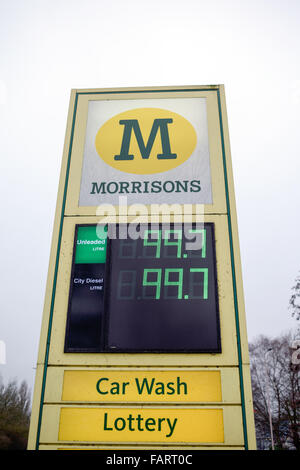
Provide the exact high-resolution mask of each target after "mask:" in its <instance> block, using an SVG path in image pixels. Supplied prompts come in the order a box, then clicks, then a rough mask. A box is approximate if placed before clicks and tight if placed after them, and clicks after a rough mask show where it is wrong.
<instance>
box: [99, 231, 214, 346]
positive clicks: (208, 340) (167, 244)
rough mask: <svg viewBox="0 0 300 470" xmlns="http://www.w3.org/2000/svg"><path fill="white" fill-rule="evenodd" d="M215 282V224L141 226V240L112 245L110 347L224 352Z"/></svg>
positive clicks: (108, 343) (109, 302) (118, 241)
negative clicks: (195, 241) (221, 344)
mask: <svg viewBox="0 0 300 470" xmlns="http://www.w3.org/2000/svg"><path fill="white" fill-rule="evenodd" d="M196 235H197V240H198V249H196V250H194V249H189V247H192V246H193V247H194V246H195V245H193V244H191V237H193V236H196ZM189 244H190V245H189ZM216 279H217V277H216V260H215V241H214V227H213V224H205V226H203V225H202V227H201V226H200V228H199V227H198V228H197V227H195V226H194V227H193V226H187V225H185V226H184V227H183V226H177V227H176V226H167V227H164V226H162V225H160V226H158V227H157V228H154V229H153V228H151V227H147V226H142V227H141V237H140V238H138V239H137V240H132V239H130V238H127V239H124V240H119V239H113V240H110V279H109V285H110V289H109V292H107V295H108V304H107V314H108V315H107V320H106V321H107V348H108V349H109V350H111V351H112V350H119V351H122V350H123V351H132V352H135V351H136V352H140V351H144V352H147V351H148V352H150V351H151V352H155V351H157V352H160V351H161V352H178V351H187V352H188V351H191V352H193V351H195V352H220V350H221V347H220V328H219V312H218V295H217V280H216Z"/></svg>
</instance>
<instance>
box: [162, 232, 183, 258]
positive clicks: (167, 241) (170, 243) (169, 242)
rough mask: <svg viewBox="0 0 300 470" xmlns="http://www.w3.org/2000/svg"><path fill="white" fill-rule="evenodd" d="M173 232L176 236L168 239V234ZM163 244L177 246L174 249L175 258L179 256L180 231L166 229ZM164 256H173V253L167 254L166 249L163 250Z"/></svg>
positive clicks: (180, 245) (180, 244)
mask: <svg viewBox="0 0 300 470" xmlns="http://www.w3.org/2000/svg"><path fill="white" fill-rule="evenodd" d="M170 233H174V234H177V236H176V237H174V240H173V241H170V240H169V234H170ZM164 246H165V247H168V246H175V247H176V248H177V250H176V258H181V247H182V231H181V230H179V229H175V230H166V231H165V235H164ZM164 257H165V258H174V256H173V255H170V254H168V250H164Z"/></svg>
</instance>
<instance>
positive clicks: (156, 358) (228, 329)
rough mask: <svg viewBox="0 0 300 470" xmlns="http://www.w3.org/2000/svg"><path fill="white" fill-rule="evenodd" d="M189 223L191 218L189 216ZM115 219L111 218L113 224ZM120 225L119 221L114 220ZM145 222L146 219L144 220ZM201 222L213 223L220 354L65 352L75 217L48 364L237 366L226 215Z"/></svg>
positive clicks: (64, 250)
mask: <svg viewBox="0 0 300 470" xmlns="http://www.w3.org/2000/svg"><path fill="white" fill-rule="evenodd" d="M191 220H193V217H192V216H191ZM98 222H99V219H98V218H97V217H81V218H80V223H82V224H89V223H90V224H95V223H98ZM113 222H114V220H113V219H112V223H113ZM117 222H119V220H117ZM145 222H148V219H147V218H145ZM204 222H205V223H206V222H213V223H214V224H215V241H216V260H217V276H218V291H219V312H220V328H221V344H222V353H221V354H208V353H205V354H196V353H195V354H194V353H189V354H184V353H172V354H155V353H153V354H151V353H147V354H138V353H131V354H129V355H128V354H125V353H120V354H111V353H100V354H95V353H92V354H91V353H84V354H78V353H67V354H66V353H64V341H65V331H66V321H67V310H68V293H69V289H70V277H71V266H72V254H73V248H74V232H75V224H76V223H79V221H78V218H77V217H67V218H66V219H65V221H64V227H63V232H62V245H61V257H60V263H59V268H58V277H57V288H56V296H55V303H54V312H53V329H52V335H51V345H50V354H49V365H61V364H63V365H82V366H85V365H87V366H92V365H95V366H96V365H111V366H112V365H117V366H120V365H122V366H127V365H131V366H133V365H136V366H148V365H149V366H158V365H164V366H178V365H179V364H180V365H189V366H192V365H193V366H201V365H204V366H214V365H216V366H222V365H238V356H237V345H236V328H235V316H234V297H233V286H232V276H231V271H230V269H231V267H230V246H229V239H228V222H227V216H226V215H218V216H216V215H206V216H205V218H204Z"/></svg>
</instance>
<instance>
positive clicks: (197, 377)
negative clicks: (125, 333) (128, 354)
mask: <svg viewBox="0 0 300 470" xmlns="http://www.w3.org/2000/svg"><path fill="white" fill-rule="evenodd" d="M62 400H63V401H92V402H97V401H99V402H107V401H115V402H159V401H165V402H174V401H177V402H178V401H180V402H205V401H206V402H220V401H221V400H222V393H221V377H220V371H174V372H171V371H154V372H149V371H126V373H124V372H123V371H110V370H106V371H101V372H100V371H75V370H72V371H70V370H69V371H65V374H64V384H63V393H62Z"/></svg>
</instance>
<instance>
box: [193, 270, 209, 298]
mask: <svg viewBox="0 0 300 470" xmlns="http://www.w3.org/2000/svg"><path fill="white" fill-rule="evenodd" d="M199 273H200V274H202V276H199ZM197 274H198V275H197ZM199 278H200V279H199ZM189 286H190V288H189V299H203V300H207V299H208V268H191V269H190V283H189ZM196 288H197V290H199V291H200V292H201V293H198V294H195V289H196Z"/></svg>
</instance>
